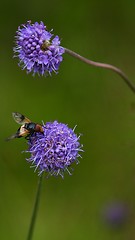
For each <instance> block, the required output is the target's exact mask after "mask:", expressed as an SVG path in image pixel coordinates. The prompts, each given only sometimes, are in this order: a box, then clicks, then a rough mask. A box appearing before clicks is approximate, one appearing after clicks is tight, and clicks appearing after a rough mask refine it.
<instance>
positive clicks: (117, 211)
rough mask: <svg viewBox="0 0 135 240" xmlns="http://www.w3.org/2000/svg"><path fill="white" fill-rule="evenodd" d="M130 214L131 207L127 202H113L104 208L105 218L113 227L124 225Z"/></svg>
mask: <svg viewBox="0 0 135 240" xmlns="http://www.w3.org/2000/svg"><path fill="white" fill-rule="evenodd" d="M128 216H129V209H128V207H127V205H126V204H124V203H121V202H114V203H113V202H112V203H110V204H108V205H107V206H106V207H105V208H104V219H105V221H106V222H107V223H108V224H109V225H111V226H112V227H119V226H123V224H124V223H125V222H126V221H127V219H128Z"/></svg>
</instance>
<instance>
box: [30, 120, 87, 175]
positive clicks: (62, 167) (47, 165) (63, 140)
mask: <svg viewBox="0 0 135 240" xmlns="http://www.w3.org/2000/svg"><path fill="white" fill-rule="evenodd" d="M42 127H43V131H44V133H34V134H33V135H32V136H30V138H29V140H28V145H29V149H28V151H27V152H29V153H30V154H31V156H30V158H28V159H27V160H28V162H31V163H32V164H33V165H34V167H35V169H38V170H39V174H42V172H48V173H49V175H55V176H58V175H61V176H62V177H63V174H64V172H65V171H67V172H68V173H69V174H70V172H69V169H68V168H69V166H70V165H71V164H72V163H73V162H76V163H78V159H77V158H78V157H80V154H79V153H78V152H79V151H83V150H82V149H81V147H82V146H81V145H80V143H79V138H80V136H79V137H78V136H77V135H76V134H75V133H74V129H73V130H72V129H70V128H68V126H67V125H65V124H63V123H58V122H57V121H54V122H48V123H46V124H43V126H42Z"/></svg>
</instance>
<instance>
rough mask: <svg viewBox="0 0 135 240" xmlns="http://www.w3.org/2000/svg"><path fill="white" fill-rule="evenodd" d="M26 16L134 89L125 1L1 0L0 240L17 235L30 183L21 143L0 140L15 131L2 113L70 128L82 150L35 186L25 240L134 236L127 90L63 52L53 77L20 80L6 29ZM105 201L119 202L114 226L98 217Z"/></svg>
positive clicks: (134, 36)
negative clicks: (61, 172) (66, 168)
mask: <svg viewBox="0 0 135 240" xmlns="http://www.w3.org/2000/svg"><path fill="white" fill-rule="evenodd" d="M27 20H32V21H33V22H35V21H41V20H42V21H43V22H44V23H45V24H46V25H47V27H48V29H52V28H53V29H54V33H55V34H58V35H59V36H60V38H61V39H62V45H63V46H64V47H67V48H69V49H72V50H74V51H76V52H78V53H80V54H82V55H83V56H85V57H88V58H91V59H92V60H97V61H101V62H107V63H111V64H114V65H116V66H118V67H120V68H121V69H122V70H123V71H124V72H125V73H126V74H127V75H128V76H129V78H130V79H131V80H132V81H133V82H134V83H135V27H134V26H135V2H134V1H133V0H129V1H123V0H119V1H107V0H102V1H98V0H90V1H89V0H84V1H70V0H69V1H62V0H57V1H55V0H52V1H49V0H46V1H43V0H39V1H31V0H30V1H26V0H24V1H17V0H13V1H3V0H2V2H1V14H0V29H1V37H0V56H1V57H0V104H1V107H0V109H1V120H0V125H1V134H0V148H1V149H0V239H2V240H7V239H10V240H18V239H19V240H23V239H26V236H27V232H28V226H29V222H30V217H31V212H32V207H33V203H34V196H35V190H36V185H37V180H38V177H37V174H36V173H34V172H33V169H31V168H30V165H29V164H28V163H27V162H26V160H25V157H27V155H26V154H24V153H22V151H23V150H25V149H27V143H26V141H25V139H18V140H17V139H16V140H14V141H11V142H5V141H4V139H5V138H6V137H8V136H9V135H11V134H12V133H14V132H15V131H16V130H17V128H18V126H17V124H16V123H15V122H14V121H13V119H12V116H11V113H12V112H13V111H18V112H21V113H23V114H25V115H26V116H27V117H29V118H31V119H32V120H33V121H35V122H39V123H41V121H42V120H44V122H46V121H53V120H58V121H59V122H63V123H68V125H69V127H71V128H73V127H74V126H75V125H76V124H77V128H76V133H78V134H79V133H82V137H81V143H83V145H84V151H85V152H84V153H83V154H82V156H83V158H82V159H81V161H80V164H79V165H77V166H74V172H73V175H72V176H68V174H66V175H65V178H64V180H62V179H61V178H54V177H52V178H49V179H45V180H44V183H43V187H42V196H41V202H40V209H39V214H38V219H37V222H36V228H35V232H34V236H33V239H34V240H44V239H51V240H62V239H63V238H64V240H69V239H70V240H73V239H74V240H83V239H85V240H87V239H92V240H98V239H100V240H112V239H113V240H114V239H116V240H127V239H128V240H134V239H135V228H134V226H135V94H134V93H132V92H131V90H130V89H129V88H128V87H127V86H126V84H125V83H124V82H123V80H122V79H121V78H120V77H119V76H118V75H116V74H115V73H113V72H110V71H108V70H104V69H97V68H94V67H90V66H88V65H86V64H84V63H82V62H80V61H79V60H76V59H73V58H72V57H71V56H68V55H67V54H65V55H64V61H63V62H62V64H61V66H60V69H59V74H57V75H55V74H53V76H52V77H48V78H44V77H40V78H39V77H37V76H36V77H34V78H33V77H32V75H31V74H29V75H27V74H26V72H25V71H22V70H21V69H20V68H19V67H18V65H17V64H18V60H17V59H13V51H12V49H13V46H14V35H15V32H16V30H17V28H18V26H19V25H20V24H21V23H25V22H26V21H27ZM113 203H114V204H117V203H118V204H119V205H122V206H123V205H124V206H126V207H125V209H126V210H125V211H126V213H125V212H124V213H122V216H120V217H121V218H123V219H121V220H120V221H122V220H123V222H122V223H121V226H120V224H117V222H116V223H114V224H112V222H111V221H109V219H107V217H106V207H107V206H108V205H110V204H112V205H113ZM118 217H119V216H118ZM112 225H113V226H112ZM114 225H115V226H114ZM116 225H118V226H116Z"/></svg>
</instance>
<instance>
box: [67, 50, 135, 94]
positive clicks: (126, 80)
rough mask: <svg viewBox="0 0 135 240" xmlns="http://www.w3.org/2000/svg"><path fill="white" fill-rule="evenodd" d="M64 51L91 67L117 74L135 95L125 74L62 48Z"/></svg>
mask: <svg viewBox="0 0 135 240" xmlns="http://www.w3.org/2000/svg"><path fill="white" fill-rule="evenodd" d="M64 49H65V52H66V53H68V54H69V55H71V56H72V57H75V58H77V59H79V60H81V61H83V62H85V63H87V64H89V65H92V66H94V67H100V68H105V69H109V70H112V71H114V72H115V73H117V74H119V76H120V77H121V78H122V79H123V80H124V81H125V83H126V84H127V85H128V87H129V88H130V89H131V90H132V92H134V93H135V85H134V84H133V83H132V82H131V81H130V80H129V78H128V77H127V76H126V75H125V73H124V72H123V71H122V70H121V69H119V68H117V67H115V66H113V65H111V64H107V63H100V62H95V61H92V60H90V59H87V58H85V57H82V56H81V55H79V54H78V53H76V52H73V51H72V50H70V49H67V48H64Z"/></svg>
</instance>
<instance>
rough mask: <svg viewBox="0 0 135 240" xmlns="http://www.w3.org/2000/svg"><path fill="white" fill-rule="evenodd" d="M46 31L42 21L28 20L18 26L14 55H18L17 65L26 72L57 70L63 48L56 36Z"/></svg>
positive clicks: (40, 73) (43, 73) (41, 73)
mask: <svg viewBox="0 0 135 240" xmlns="http://www.w3.org/2000/svg"><path fill="white" fill-rule="evenodd" d="M51 32H52V30H51V31H50V32H48V31H47V29H46V26H45V25H44V23H43V22H40V23H38V22H35V23H33V24H32V23H31V21H28V22H27V23H26V24H22V25H21V26H19V27H18V31H17V32H16V37H15V38H16V47H15V48H14V52H15V56H17V57H19V59H20V63H19V65H20V66H21V67H22V69H26V70H27V72H28V73H30V72H33V75H35V73H38V74H39V75H45V76H46V75H47V74H48V73H49V74H51V73H52V72H53V71H54V72H57V70H58V68H59V65H60V63H61V62H62V60H63V57H62V54H63V53H64V48H63V47H61V46H60V39H59V37H58V36H55V37H54V36H53V34H52V33H51Z"/></svg>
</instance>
